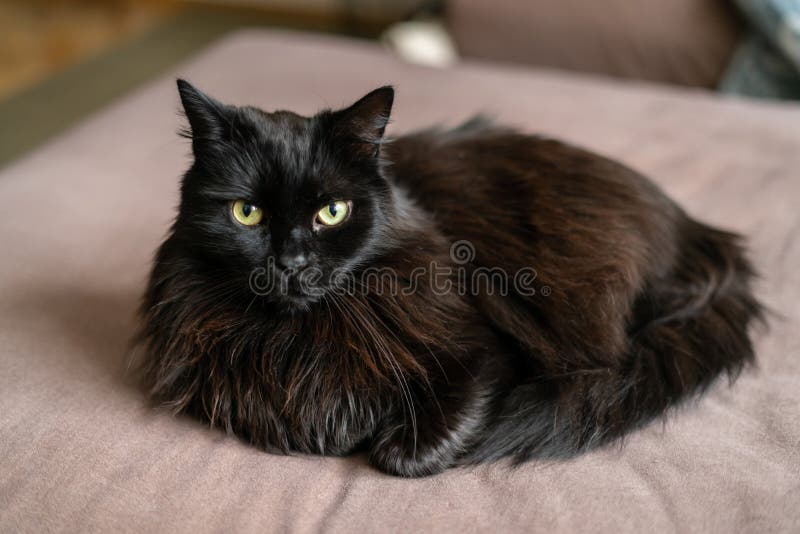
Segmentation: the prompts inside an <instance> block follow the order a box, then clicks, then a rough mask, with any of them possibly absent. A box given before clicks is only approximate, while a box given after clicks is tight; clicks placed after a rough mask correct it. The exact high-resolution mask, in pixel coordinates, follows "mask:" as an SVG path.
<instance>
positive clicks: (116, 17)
mask: <svg viewBox="0 0 800 534" xmlns="http://www.w3.org/2000/svg"><path fill="white" fill-rule="evenodd" d="M177 9H179V7H178V5H177V4H176V3H174V2H170V1H166V0H162V1H158V0H144V1H141V0H139V1H136V0H60V1H59V0H2V1H0V99H2V98H3V97H6V96H8V95H10V94H13V93H16V92H19V91H22V90H24V89H26V88H27V87H30V86H32V85H33V84H35V83H37V82H39V81H41V80H43V79H45V78H47V77H48V76H51V75H52V74H53V73H55V72H58V71H60V70H62V69H64V68H66V67H69V66H70V65H73V64H75V63H77V62H80V61H84V60H85V59H87V58H89V57H92V56H95V55H98V54H100V53H102V52H103V51H104V50H107V49H108V48H110V47H112V46H114V45H116V44H118V43H120V42H122V41H123V40H125V39H129V38H132V37H135V36H136V35H138V34H141V33H143V32H145V31H147V30H148V29H150V28H153V27H154V26H156V25H157V24H159V23H160V22H162V21H163V20H164V19H165V18H167V17H169V16H170V15H171V14H173V13H174V12H175V11H176V10H177Z"/></svg>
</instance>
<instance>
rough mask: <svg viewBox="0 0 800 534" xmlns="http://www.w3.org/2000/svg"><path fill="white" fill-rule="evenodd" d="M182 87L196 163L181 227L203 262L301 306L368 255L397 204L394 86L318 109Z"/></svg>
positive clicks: (211, 272)
mask: <svg viewBox="0 0 800 534" xmlns="http://www.w3.org/2000/svg"><path fill="white" fill-rule="evenodd" d="M178 90H179V92H180V97H181V101H182V103H183V108H184V110H185V114H186V117H187V119H188V122H189V129H187V130H186V136H187V137H190V138H191V140H192V150H193V153H194V161H193V163H192V166H191V168H190V169H189V171H187V173H186V175H185V177H184V180H183V184H182V188H181V202H180V212H179V215H178V218H177V220H176V222H175V225H174V234H175V237H176V238H177V239H178V240H179V241H180V242H181V243H182V247H181V248H182V250H184V251H185V254H189V255H191V256H192V258H190V259H192V260H195V261H194V262H193V264H194V265H195V266H197V267H196V268H198V269H207V270H208V273H207V274H208V276H211V277H227V278H226V279H227V280H229V281H230V280H233V281H236V282H237V283H241V285H242V287H248V288H250V290H251V291H254V292H256V293H257V294H258V295H260V297H261V298H264V299H267V300H268V301H271V302H274V303H278V304H281V305H284V306H286V307H287V308H290V309H302V308H304V307H306V306H307V305H308V304H310V303H311V302H314V301H316V300H318V299H319V298H321V296H322V295H324V293H325V292H326V291H330V290H332V289H334V287H333V286H334V285H335V284H336V283H337V282H336V280H337V275H341V274H344V273H347V272H349V271H353V270H354V269H357V268H359V267H360V266H363V265H365V264H367V263H369V260H370V258H371V257H373V255H374V254H375V253H376V251H377V250H378V248H379V247H380V246H381V244H382V243H384V242H385V241H386V239H387V225H388V220H389V219H390V214H391V210H392V194H391V186H390V185H389V183H388V182H387V180H386V179H385V178H384V176H383V175H382V172H381V167H382V160H381V142H382V140H383V133H384V129H385V127H386V124H387V122H388V119H389V113H390V111H391V107H392V101H393V98H394V91H393V89H392V88H391V87H381V88H379V89H376V90H374V91H372V92H371V93H369V94H367V95H366V96H364V97H363V98H361V99H360V100H358V101H357V102H356V103H355V104H353V105H352V106H350V107H348V108H345V109H342V110H338V111H330V110H325V111H322V112H320V113H317V114H316V115H314V116H312V117H302V116H300V115H297V114H295V113H292V112H288V111H276V112H272V113H267V112H264V111H262V110H259V109H256V108H253V107H236V106H231V105H226V104H223V103H221V102H219V101H217V100H215V99H213V98H211V97H209V96H207V95H205V94H203V93H202V92H200V91H199V90H197V89H196V88H194V87H193V86H192V85H191V84H189V83H187V82H186V81H183V80H178ZM254 282H255V283H256V284H257V287H254Z"/></svg>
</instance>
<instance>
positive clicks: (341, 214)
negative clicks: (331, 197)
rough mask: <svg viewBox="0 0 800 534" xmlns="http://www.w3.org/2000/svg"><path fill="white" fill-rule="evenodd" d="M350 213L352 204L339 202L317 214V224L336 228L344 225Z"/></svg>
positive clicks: (329, 205)
mask: <svg viewBox="0 0 800 534" xmlns="http://www.w3.org/2000/svg"><path fill="white" fill-rule="evenodd" d="M349 213H350V203H349V202H345V201H344V200H337V201H336V202H331V203H330V204H328V205H327V206H325V207H324V208H322V209H321V210H319V211H318V212H317V222H319V223H320V224H322V225H325V226H336V225H337V224H342V223H343V222H344V220H345V219H347V215H348V214H349Z"/></svg>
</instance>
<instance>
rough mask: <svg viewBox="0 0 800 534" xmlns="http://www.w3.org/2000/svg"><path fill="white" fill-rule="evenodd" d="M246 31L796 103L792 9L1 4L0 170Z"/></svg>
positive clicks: (432, 61) (634, 3)
mask: <svg viewBox="0 0 800 534" xmlns="http://www.w3.org/2000/svg"><path fill="white" fill-rule="evenodd" d="M245 27H273V28H275V27H278V28H288V29H294V30H303V31H312V32H325V33H333V34H340V35H345V36H349V37H354V38H360V39H372V40H375V41H377V42H380V43H382V45H383V46H385V47H386V48H387V49H388V50H390V51H391V53H394V54H397V55H398V56H400V57H401V58H403V59H405V60H407V61H411V62H416V63H423V64H426V65H430V66H433V67H446V66H448V65H450V64H453V63H454V62H457V61H463V60H481V61H491V62H498V63H504V64H514V65H517V66H519V67H520V68H550V69H561V70H569V71H573V72H578V73H584V74H591V75H599V76H606V77H613V78H617V79H624V80H632V81H634V83H642V82H645V83H658V84H667V85H671V86H682V87H691V88H694V89H697V90H705V91H718V92H724V93H728V94H737V95H741V96H745V97H750V98H767V99H798V98H800V75H798V72H799V71H800V0H669V1H665V0H603V1H602V2H598V1H594V0H491V1H489V0H217V1H213V0H204V1H194V0H0V164H2V163H4V162H6V161H8V160H9V159H11V158H13V157H16V156H18V155H19V154H21V153H22V152H24V151H26V150H28V149H30V148H32V147H34V146H36V145H37V144H39V143H41V142H42V141H43V140H45V139H46V138H47V137H49V136H51V135H53V134H54V133H57V132H58V131H60V130H62V129H64V128H65V127H67V126H69V125H70V124H72V123H74V122H75V121H76V120H78V119H80V118H81V117H83V116H85V115H86V114H88V113H90V112H91V111H93V110H95V109H97V108H99V107H101V106H103V105H104V104H106V103H107V102H109V101H110V100H112V99H113V98H115V97H117V96H118V95H120V94H121V93H123V92H124V91H126V90H127V89H130V88H132V87H134V86H136V85H137V84H139V83H142V82H143V81H146V80H147V79H149V78H152V77H153V76H156V75H157V74H159V73H160V72H163V71H164V70H166V69H167V68H168V67H170V66H171V65H173V64H174V63H176V62H178V61H180V60H182V59H184V58H186V57H188V56H189V55H191V54H192V53H194V52H196V51H197V50H198V49H200V48H202V47H204V46H205V45H207V44H208V43H209V42H211V41H213V40H214V39H216V38H218V37H220V36H222V35H224V34H226V33H228V32H231V31H234V30H236V29H240V28H245ZM44 109H46V113H44V112H43V110H44Z"/></svg>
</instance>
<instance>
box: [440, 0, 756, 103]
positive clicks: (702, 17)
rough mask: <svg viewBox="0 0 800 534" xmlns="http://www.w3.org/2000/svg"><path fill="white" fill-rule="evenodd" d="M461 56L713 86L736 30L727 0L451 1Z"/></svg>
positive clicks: (452, 23)
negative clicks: (600, 0) (598, 0)
mask: <svg viewBox="0 0 800 534" xmlns="http://www.w3.org/2000/svg"><path fill="white" fill-rule="evenodd" d="M447 5H448V11H447V19H448V24H449V27H450V30H451V31H452V33H453V36H454V38H455V41H456V44H457V46H458V49H459V51H460V52H461V53H462V54H463V55H465V56H467V57H476V58H482V59H491V60H500V61H509V62H517V63H526V64H530V65H537V66H545V67H553V68H558V69H567V70H577V71H585V72H592V73H598V74H604V75H609V76H618V77H622V78H634V79H640V80H650V81H658V82H664V83H671V84H678V85H690V86H699V87H714V86H716V84H717V82H718V81H719V79H720V76H721V75H722V72H723V70H724V69H725V66H726V65H727V63H728V61H729V59H730V57H731V55H732V53H733V50H734V47H735V45H736V42H737V39H738V36H739V33H740V31H739V21H738V18H737V16H736V13H735V10H734V8H733V6H731V5H730V4H729V3H728V2H727V1H726V0H669V1H663V0H636V1H631V0H603V1H602V2H597V1H593V0H559V1H557V2H554V1H551V0H494V1H492V2H487V1H485V0H451V1H449V2H448V4H447Z"/></svg>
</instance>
